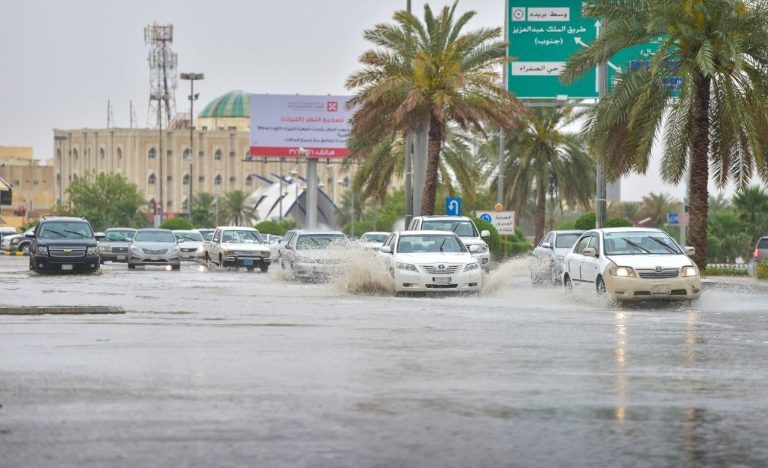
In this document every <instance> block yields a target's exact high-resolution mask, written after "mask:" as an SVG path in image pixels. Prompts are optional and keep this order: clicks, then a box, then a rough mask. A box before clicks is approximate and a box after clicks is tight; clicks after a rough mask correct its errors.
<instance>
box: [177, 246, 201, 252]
mask: <svg viewBox="0 0 768 468" xmlns="http://www.w3.org/2000/svg"><path fill="white" fill-rule="evenodd" d="M195 250H197V249H195V248H194V247H193V248H189V249H181V251H182V252H194V251H195Z"/></svg>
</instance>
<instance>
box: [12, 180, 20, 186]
mask: <svg viewBox="0 0 768 468" xmlns="http://www.w3.org/2000/svg"><path fill="white" fill-rule="evenodd" d="M13 186H14V187H21V181H20V180H14V181H13Z"/></svg>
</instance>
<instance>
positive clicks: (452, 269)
mask: <svg viewBox="0 0 768 468" xmlns="http://www.w3.org/2000/svg"><path fill="white" fill-rule="evenodd" d="M459 266H460V265H443V268H438V266H437V265H421V268H423V269H424V271H426V272H427V273H429V274H430V275H451V274H453V273H456V272H457V271H458V270H459Z"/></svg>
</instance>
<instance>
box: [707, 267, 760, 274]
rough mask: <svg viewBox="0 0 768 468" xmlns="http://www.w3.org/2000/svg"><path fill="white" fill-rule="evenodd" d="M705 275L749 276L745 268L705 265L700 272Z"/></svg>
mask: <svg viewBox="0 0 768 468" xmlns="http://www.w3.org/2000/svg"><path fill="white" fill-rule="evenodd" d="M702 274H703V275H705V276H749V272H748V271H747V270H744V269H741V268H723V267H707V268H705V269H704V271H703V272H702Z"/></svg>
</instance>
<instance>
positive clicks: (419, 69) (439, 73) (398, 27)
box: [346, 2, 520, 215]
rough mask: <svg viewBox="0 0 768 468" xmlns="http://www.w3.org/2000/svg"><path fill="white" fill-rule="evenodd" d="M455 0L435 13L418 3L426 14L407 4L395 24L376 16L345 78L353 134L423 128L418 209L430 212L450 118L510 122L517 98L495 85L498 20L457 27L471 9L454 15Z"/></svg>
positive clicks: (501, 45)
mask: <svg viewBox="0 0 768 468" xmlns="http://www.w3.org/2000/svg"><path fill="white" fill-rule="evenodd" d="M456 7H457V2H454V3H453V5H452V6H450V7H448V6H446V7H444V8H443V9H442V11H441V12H440V14H439V15H438V16H435V15H434V14H433V12H432V9H431V8H430V7H429V5H425V6H424V22H423V23H422V22H421V21H420V20H419V19H418V18H417V17H416V16H414V15H413V14H411V13H408V12H405V11H399V12H397V13H395V15H394V21H395V24H379V25H377V26H375V27H374V28H373V29H370V30H367V31H366V32H365V34H364V37H365V38H366V39H367V40H369V41H371V42H372V43H373V44H374V45H375V46H376V48H375V49H371V50H368V51H366V52H364V53H363V55H362V56H361V57H360V62H361V64H362V65H363V68H362V69H361V70H359V71H357V72H355V73H353V74H352V75H351V76H349V78H347V82H346V86H347V88H348V89H351V90H352V89H354V90H357V91H356V94H355V96H354V97H353V98H352V99H351V100H350V105H351V106H353V107H356V108H357V110H356V112H355V114H354V116H353V118H352V136H353V137H357V138H363V137H365V138H369V139H371V140H373V141H379V140H381V139H383V138H384V137H386V136H387V135H392V134H395V133H399V132H402V131H404V130H406V129H408V130H420V129H421V130H428V159H427V174H426V180H425V184H424V189H423V197H422V206H421V213H422V214H425V215H427V214H432V213H433V212H434V208H435V197H436V194H437V184H438V177H439V175H438V174H439V172H440V157H441V151H442V149H443V144H444V141H445V136H446V128H447V125H448V124H449V123H454V124H456V125H457V126H458V127H459V128H461V129H467V128H471V129H474V130H476V131H478V132H480V133H483V131H484V125H485V124H487V123H492V124H495V125H496V126H500V127H502V128H511V127H514V126H515V119H514V118H515V116H516V115H517V114H518V113H519V112H520V105H519V103H518V102H517V100H516V99H515V98H514V97H513V96H512V95H511V94H510V93H509V92H507V91H506V90H505V89H504V88H503V86H502V85H501V81H500V79H499V70H500V68H501V65H502V64H504V63H506V61H507V56H506V55H507V54H506V43H505V42H503V41H501V40H499V37H500V36H501V28H492V29H488V28H481V29H477V30H475V31H471V32H465V33H463V32H462V29H463V28H464V27H465V26H466V24H467V23H468V22H469V21H470V20H471V19H472V17H474V16H475V12H474V11H469V12H467V13H464V14H462V15H460V16H458V17H456Z"/></svg>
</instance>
